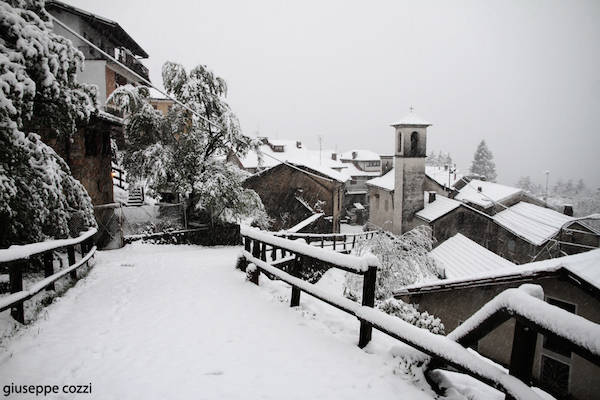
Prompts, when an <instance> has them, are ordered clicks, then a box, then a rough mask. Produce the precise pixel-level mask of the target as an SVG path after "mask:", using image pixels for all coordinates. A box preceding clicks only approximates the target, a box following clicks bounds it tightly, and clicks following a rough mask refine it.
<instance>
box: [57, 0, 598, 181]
mask: <svg viewBox="0 0 600 400" xmlns="http://www.w3.org/2000/svg"><path fill="white" fill-rule="evenodd" d="M65 1H67V2H68V3H70V4H73V5H75V6H78V7H81V8H84V9H86V10H89V11H92V12H95V13H98V14H100V15H102V16H105V17H107V18H111V19H114V20H116V21H117V22H119V23H120V24H121V26H123V28H124V29H125V30H127V31H128V32H129V33H130V35H131V36H132V37H133V38H134V39H135V40H136V41H137V42H138V43H139V44H140V45H141V46H142V47H143V48H144V49H145V50H146V51H147V52H148V53H149V54H150V59H149V60H146V65H147V66H148V67H149V68H150V71H151V79H152V81H153V82H155V83H159V84H161V83H162V80H161V75H160V70H161V66H162V63H163V62H164V61H166V60H171V61H177V62H180V63H182V64H184V65H185V66H186V67H188V68H191V67H193V66H194V65H197V64H205V65H208V66H209V67H210V68H211V69H212V70H213V71H215V72H216V73H217V74H218V75H220V76H222V77H223V78H225V80H226V81H227V83H228V85H229V95H228V100H229V103H230V105H231V106H232V108H233V110H234V111H235V112H236V114H237V115H238V117H239V118H240V121H241V123H242V128H243V129H244V131H245V132H246V133H247V134H254V133H255V132H256V131H257V130H260V133H261V134H262V135H266V136H271V137H278V138H280V139H296V138H297V139H299V140H302V141H303V142H304V143H305V144H306V145H307V146H309V147H313V148H318V141H317V137H318V135H322V136H323V143H324V147H326V148H335V147H337V149H338V150H339V151H344V150H348V149H350V148H367V149H371V150H374V151H377V152H379V153H384V154H391V153H392V152H393V135H392V134H393V129H392V128H391V127H389V124H390V123H391V122H393V121H394V120H396V119H399V118H401V117H402V116H404V115H405V114H406V113H407V112H408V108H409V106H410V105H413V106H414V108H415V112H416V113H417V114H418V115H420V116H421V117H422V118H424V119H427V120H429V121H430V122H432V123H433V126H432V127H431V128H430V130H429V137H428V138H429V142H428V150H435V151H439V150H444V151H449V152H450V153H451V154H452V156H453V157H454V159H455V161H457V163H458V166H459V168H462V169H466V168H468V166H469V165H470V162H471V159H472V156H473V153H474V151H475V148H476V146H477V144H478V142H479V141H480V140H481V139H485V140H486V142H487V143H488V145H489V147H490V149H491V150H492V152H493V153H494V156H495V161H496V167H497V170H498V175H499V177H498V179H499V182H503V183H507V184H514V183H515V182H516V180H517V179H518V178H519V176H521V175H530V176H531V177H532V178H533V179H534V180H536V181H538V182H542V181H543V179H544V174H543V172H544V170H547V169H548V170H550V171H551V173H550V178H551V184H552V183H553V182H555V181H556V180H557V179H559V178H562V179H567V178H575V179H577V178H580V177H581V178H583V179H584V180H585V181H586V182H587V183H588V185H590V186H591V185H594V186H600V160H599V154H600V135H599V128H598V127H599V126H600V1H597V0H591V1H578V0H569V1H566V0H565V1H549V0H539V1H527V0H517V1H507V0H502V1H453V2H450V1H439V2H438V1H436V2H431V1H411V2H406V1H311V0H303V1H294V2H289V1H285V2H284V1H261V0H255V1H181V0H170V1H166V2H164V1H162V2H153V1H143V0H127V1H123V0H103V1H101V2H100V1H97V0H65Z"/></svg>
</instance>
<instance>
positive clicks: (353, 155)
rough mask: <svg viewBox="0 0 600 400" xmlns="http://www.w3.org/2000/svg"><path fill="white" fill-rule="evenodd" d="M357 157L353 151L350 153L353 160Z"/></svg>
mask: <svg viewBox="0 0 600 400" xmlns="http://www.w3.org/2000/svg"><path fill="white" fill-rule="evenodd" d="M357 156H358V153H357V152H356V151H353V152H352V159H353V160H354V159H355V158H356V157H357Z"/></svg>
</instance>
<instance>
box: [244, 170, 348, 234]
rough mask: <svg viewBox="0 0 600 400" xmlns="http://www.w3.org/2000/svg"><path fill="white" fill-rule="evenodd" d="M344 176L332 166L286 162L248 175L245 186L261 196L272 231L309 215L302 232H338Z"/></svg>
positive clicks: (292, 224) (290, 224) (295, 223)
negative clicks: (321, 166) (271, 221)
mask: <svg viewBox="0 0 600 400" xmlns="http://www.w3.org/2000/svg"><path fill="white" fill-rule="evenodd" d="M347 179H348V178H347V177H346V176H344V175H342V174H340V173H339V172H336V171H334V170H332V169H331V168H326V167H323V168H319V167H318V166H314V165H306V164H302V163H298V162H296V163H291V162H289V163H285V164H281V163H280V164H278V165H275V166H273V167H270V168H268V169H265V170H262V171H260V172H258V173H256V174H254V175H252V176H250V177H249V178H247V179H246V181H245V182H244V187H246V188H249V189H252V190H254V191H255V192H256V193H258V195H259V196H260V198H261V200H262V202H263V204H264V206H265V209H266V211H267V213H268V214H269V216H270V217H271V218H272V219H273V226H272V227H271V229H272V230H282V229H289V228H292V227H294V226H297V225H298V224H300V223H301V222H303V221H305V220H306V219H308V218H311V220H312V221H311V226H305V227H304V228H306V229H305V231H314V232H319V233H323V232H333V233H338V232H339V231H340V219H341V216H342V210H343V208H342V205H343V201H344V184H345V182H346V181H347ZM315 215H319V216H320V217H322V218H316V217H313V216H315Z"/></svg>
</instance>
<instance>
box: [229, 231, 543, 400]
mask: <svg viewBox="0 0 600 400" xmlns="http://www.w3.org/2000/svg"><path fill="white" fill-rule="evenodd" d="M241 234H242V239H243V242H244V252H243V256H244V259H245V261H246V262H247V263H250V265H249V266H248V267H247V268H248V272H249V275H250V280H251V281H252V282H253V283H255V284H258V282H259V280H258V277H259V272H260V271H262V272H264V273H266V274H268V275H271V276H274V277H275V278H277V279H280V280H282V281H284V282H286V283H288V284H289V285H291V286H292V296H291V301H290V306H291V307H295V306H298V305H300V293H301V292H305V293H307V294H309V295H311V296H313V297H315V298H317V299H319V300H321V301H324V302H326V303H328V304H330V305H332V306H333V307H336V308H338V309H340V310H342V311H344V312H346V313H349V314H351V315H353V316H355V317H357V318H358V319H359V320H360V334H359V341H358V345H359V346H360V347H364V346H366V345H367V344H368V343H369V341H370V340H371V334H372V329H373V328H375V329H377V330H379V331H381V332H383V333H385V334H387V335H389V336H391V337H393V338H395V339H397V340H400V341H401V342H403V343H406V344H408V345H410V346H412V347H414V348H416V349H417V350H420V351H421V352H423V353H425V354H427V355H429V356H432V357H434V358H436V359H438V360H441V361H443V362H445V363H446V364H447V365H450V366H452V367H453V368H456V369H457V370H459V371H461V372H464V373H466V374H468V375H470V376H472V377H474V378H476V379H478V380H480V381H482V382H484V383H486V384H488V385H490V386H492V387H494V388H496V389H498V390H501V391H503V392H504V393H506V395H507V398H511V399H539V396H538V395H537V394H535V393H534V392H533V391H532V390H531V389H530V388H529V386H527V385H526V384H525V383H523V382H521V381H520V380H519V379H517V378H515V377H514V376H511V375H508V374H506V373H505V372H504V371H502V370H500V369H499V368H497V367H496V366H494V365H492V364H489V363H487V362H485V361H484V360H482V359H481V358H479V357H477V356H475V355H473V354H472V353H471V352H469V351H468V350H467V349H466V348H465V347H463V346H462V345H461V344H459V343H457V342H456V341H454V340H452V339H450V338H448V337H445V336H441V335H436V334H433V333H431V332H429V331H427V330H426V329H421V328H417V327H416V326H414V325H411V324H409V323H408V322H405V321H403V320H401V319H399V318H397V317H393V316H390V315H387V314H385V313H383V312H382V311H379V310H376V309H374V308H373V307H374V305H375V285H376V274H377V266H378V265H379V264H378V260H377V259H376V258H375V257H374V256H367V257H356V256H350V255H344V254H339V253H336V252H333V251H331V250H325V249H321V248H316V247H314V246H310V245H307V244H304V243H299V242H298V241H291V240H287V239H282V238H279V237H275V236H273V235H272V234H269V233H266V232H262V231H259V230H257V229H253V228H247V227H242V230H241ZM267 245H270V246H271V259H272V263H271V264H270V263H267V257H266V253H267ZM277 250H280V251H281V257H282V259H284V260H290V257H286V253H287V252H289V253H291V254H295V257H294V262H293V266H292V268H291V269H290V272H291V273H287V272H284V271H282V270H281V269H279V268H277V267H276V266H275V265H276V264H277V265H279V264H281V261H282V260H276V258H277V257H276V253H277ZM307 258H308V259H310V258H313V259H316V260H319V261H322V262H326V263H329V264H331V266H332V267H334V268H340V269H343V270H346V271H349V272H352V273H356V274H360V275H364V281H363V297H362V300H363V303H362V305H361V304H358V303H356V302H354V301H352V300H349V299H347V298H344V297H342V296H339V295H333V294H331V293H329V292H327V291H325V290H323V289H321V288H319V287H317V286H315V285H313V284H311V283H309V282H306V281H304V280H302V279H300V278H299V277H298V276H297V275H298V271H299V268H301V266H302V264H303V263H304V261H305V260H306V259H307ZM357 259H359V260H360V262H358V261H357ZM338 262H339V263H340V264H338ZM357 264H358V266H359V267H358V268H357ZM364 266H366V268H365V267H364ZM294 275H296V276H294Z"/></svg>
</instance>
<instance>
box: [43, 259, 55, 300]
mask: <svg viewBox="0 0 600 400" xmlns="http://www.w3.org/2000/svg"><path fill="white" fill-rule="evenodd" d="M43 259H44V277H46V278H47V277H49V276H52V275H53V274H54V256H53V252H52V250H50V251H47V252H45V253H44V255H43ZM46 290H54V282H52V283H51V284H49V285H48V286H46Z"/></svg>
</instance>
